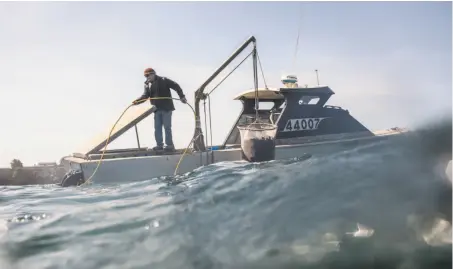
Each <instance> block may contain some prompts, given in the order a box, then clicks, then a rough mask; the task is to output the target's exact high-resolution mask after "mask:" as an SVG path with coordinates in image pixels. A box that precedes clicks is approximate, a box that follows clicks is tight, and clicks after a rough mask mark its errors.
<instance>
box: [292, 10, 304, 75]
mask: <svg viewBox="0 0 453 269" xmlns="http://www.w3.org/2000/svg"><path fill="white" fill-rule="evenodd" d="M302 8H303V7H302V5H301V7H300V13H301V15H300V23H299V29H298V30H297V39H296V47H295V49H294V58H293V64H292V68H293V70H294V71H295V68H296V59H297V52H298V49H299V37H300V29H301V28H302V18H303V17H302V10H303V9H302Z"/></svg>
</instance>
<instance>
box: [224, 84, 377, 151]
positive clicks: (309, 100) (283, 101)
mask: <svg viewBox="0 0 453 269" xmlns="http://www.w3.org/2000/svg"><path fill="white" fill-rule="evenodd" d="M255 94H256V93H255V90H249V91H246V92H243V93H241V94H239V95H238V96H236V97H235V98H234V100H239V101H241V102H242V104H243V107H242V111H241V113H240V115H239V117H238V119H237V121H236V123H235V124H234V126H233V128H232V129H231V130H230V132H229V134H228V136H227V138H226V140H225V142H224V144H223V147H231V146H237V145H239V144H240V143H241V137H240V133H239V130H238V128H237V126H242V125H248V124H250V123H252V122H254V121H255V117H256V113H255ZM333 94H335V93H334V92H333V91H332V90H331V89H330V88H329V87H328V86H319V87H311V88H308V87H307V88H298V87H297V88H296V87H287V88H273V89H269V88H266V89H258V100H259V104H258V115H259V119H258V121H259V122H264V123H271V124H275V125H277V134H276V140H277V144H280V143H278V142H283V141H288V139H293V140H294V139H300V138H307V137H314V136H316V137H318V136H324V137H325V136H329V135H338V134H345V135H347V134H349V133H350V134H354V135H357V134H358V133H364V134H366V135H372V132H371V131H370V130H368V129H367V128H366V127H365V126H363V125H362V124H361V123H360V122H358V121H357V120H356V119H355V118H354V117H352V116H351V115H350V114H349V111H348V110H345V109H342V108H341V107H338V106H329V105H325V104H326V103H327V101H328V100H329V98H330V97H331V96H332V95H333ZM263 106H265V107H263ZM262 107H263V108H262ZM266 107H267V108H266Z"/></svg>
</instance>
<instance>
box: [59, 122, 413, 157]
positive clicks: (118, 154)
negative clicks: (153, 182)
mask: <svg viewBox="0 0 453 269" xmlns="http://www.w3.org/2000/svg"><path fill="white" fill-rule="evenodd" d="M407 132H408V131H407V130H405V129H387V130H382V131H376V132H373V133H371V134H369V133H368V135H367V134H365V133H366V132H363V133H362V132H361V133H359V135H357V133H354V134H355V136H354V135H349V134H347V133H346V134H336V136H339V139H329V138H325V139H319V138H316V137H311V139H313V138H314V141H313V140H310V139H309V138H310V137H302V138H305V139H306V140H305V141H303V140H302V139H299V140H296V139H294V138H292V139H291V138H290V139H280V141H281V140H285V141H286V144H280V143H279V142H277V143H276V146H275V147H276V148H288V147H307V146H318V145H326V144H335V143H342V142H352V141H362V140H369V139H379V138H382V137H387V136H393V135H398V134H403V133H407ZM348 135H349V137H348ZM326 136H327V135H326ZM328 136H330V137H332V136H333V135H328ZM324 137H325V136H324ZM290 140H292V141H290ZM276 141H279V140H276ZM282 142H283V141H282ZM240 148H241V145H240V144H233V145H227V148H224V149H219V150H214V152H216V151H222V152H228V151H238V150H240ZM183 151H184V149H178V150H177V151H176V152H175V153H173V154H165V152H164V153H162V154H156V153H155V152H154V151H152V150H149V149H148V150H146V149H143V148H141V149H137V150H135V151H129V152H124V151H122V152H115V153H106V154H104V157H103V160H102V161H103V162H104V161H119V160H130V159H143V158H154V157H156V158H159V157H170V156H176V157H180V156H181V154H183ZM210 152H212V151H211V150H206V151H193V150H192V149H190V150H189V151H187V152H186V154H185V155H186V156H189V155H202V154H208V153H210ZM139 154H140V155H139ZM141 154H144V155H141ZM101 155H102V154H101V153H97V154H91V155H89V156H88V157H85V158H84V157H82V156H74V155H73V156H68V157H66V158H65V159H66V161H69V162H76V163H93V162H96V163H97V162H98V161H99V159H100V157H101ZM127 155H132V156H127Z"/></svg>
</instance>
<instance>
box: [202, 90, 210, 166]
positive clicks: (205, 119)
mask: <svg viewBox="0 0 453 269" xmlns="http://www.w3.org/2000/svg"><path fill="white" fill-rule="evenodd" d="M203 110H204V129H205V130H206V137H205V138H206V142H205V143H206V144H205V145H206V146H208V121H207V117H208V115H207V114H206V99H205V100H203ZM208 164H209V163H208V158H207V156H206V165H208Z"/></svg>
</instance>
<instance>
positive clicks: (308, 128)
mask: <svg viewBox="0 0 453 269" xmlns="http://www.w3.org/2000/svg"><path fill="white" fill-rule="evenodd" d="M250 44H253V50H252V52H251V53H250V54H249V55H252V56H253V61H254V65H253V69H254V70H253V72H254V76H255V78H256V77H257V60H256V59H257V49H256V39H255V37H254V36H251V37H250V38H249V39H247V40H246V41H245V42H244V43H243V44H242V46H240V47H239V48H238V49H237V50H236V51H235V52H234V53H233V54H232V55H231V56H230V57H229V58H228V59H227V61H225V62H224V63H223V64H222V65H221V66H220V67H219V68H218V69H217V70H216V71H215V72H214V73H213V74H212V75H211V76H210V77H209V78H208V79H207V80H206V81H205V82H204V83H203V84H202V85H201V86H200V88H199V89H198V90H197V91H196V92H195V105H194V107H195V109H194V113H195V130H194V134H193V138H192V142H193V147H191V148H182V149H176V150H175V151H174V152H169V153H165V152H156V151H153V150H151V149H148V148H146V147H140V142H139V139H138V137H139V136H138V130H137V124H138V123H139V122H140V121H142V120H143V119H145V118H146V117H148V116H149V115H151V114H152V113H153V111H154V107H152V106H151V105H149V106H145V105H142V106H134V107H132V109H131V110H130V111H129V112H130V113H128V114H127V115H126V116H125V117H124V118H123V120H122V121H121V122H120V123H119V124H118V125H117V127H116V128H115V129H114V130H112V132H111V135H110V136H109V137H107V136H106V135H103V136H101V137H100V138H98V139H96V140H94V141H93V142H92V143H90V144H87V147H85V148H84V149H83V150H80V151H78V152H76V153H73V154H71V155H70V156H66V157H63V158H62V159H61V164H62V165H63V167H65V170H66V171H67V173H70V174H71V175H77V177H79V178H78V180H77V182H85V181H86V180H87V179H89V178H90V179H91V180H92V181H93V182H96V183H101V184H102V183H114V182H124V180H125V179H130V180H131V181H140V180H146V179H151V178H156V177H162V176H173V175H174V174H175V169H176V168H177V172H176V174H185V173H187V172H191V171H193V170H195V169H197V168H199V167H202V166H206V165H210V164H213V163H219V162H229V161H241V160H243V151H242V148H241V133H240V130H239V129H240V128H241V126H247V125H248V124H251V123H257V122H258V123H263V124H270V125H273V126H276V129H275V137H274V141H275V156H274V158H275V160H282V159H289V158H303V157H304V156H306V155H307V154H310V155H315V154H322V153H328V152H329V151H332V150H334V149H342V148H351V147H356V146H359V145H362V144H365V143H370V142H372V141H378V140H382V139H388V138H391V137H395V136H396V135H399V134H402V133H404V132H406V131H407V130H405V129H402V128H390V129H387V130H382V131H374V132H373V131H370V130H369V129H368V128H367V127H365V126H364V125H363V124H362V123H360V122H359V121H358V120H356V119H355V118H354V117H353V116H352V115H351V114H350V113H349V111H348V110H346V109H343V108H341V107H339V106H332V105H326V103H327V101H328V100H329V98H330V97H331V96H332V95H333V94H335V93H334V91H333V90H332V89H331V88H330V87H329V86H321V85H318V86H314V87H308V86H306V85H305V86H304V87H299V86H298V84H297V76H295V75H288V76H285V77H283V78H282V80H281V81H282V83H283V85H282V86H281V87H277V88H268V87H265V88H258V87H257V80H255V82H256V83H255V88H254V89H250V90H246V91H244V92H242V93H241V94H239V95H237V96H235V97H234V98H233V99H234V100H237V101H240V102H241V103H242V111H240V113H239V116H238V118H237V120H236V121H235V123H234V124H233V126H232V128H231V130H230V131H229V133H228V134H227V135H226V139H225V140H224V142H223V143H222V144H220V145H212V143H211V145H208V139H206V141H205V134H204V132H205V133H208V130H207V125H206V126H205V128H204V130H203V128H202V124H201V120H200V101H202V100H206V98H208V95H207V94H205V93H204V90H205V88H206V86H207V85H208V84H209V83H210V82H212V80H213V79H214V78H215V77H216V76H217V75H218V74H219V73H220V72H221V71H222V70H223V69H224V68H225V67H226V66H228V65H229V64H230V63H231V62H232V61H233V60H234V59H235V58H236V57H237V56H238V55H239V54H240V53H241V52H242V51H244V49H245V48H247V47H248V46H249V45H250ZM233 71H234V70H233ZM263 103H267V104H270V106H272V107H271V108H262V107H261V108H260V104H263ZM205 116H206V115H205ZM133 127H134V128H135V131H136V134H137V148H127V149H113V150H104V148H105V147H106V146H107V145H108V144H109V143H111V142H112V141H114V140H115V139H117V138H118V137H120V136H121V135H122V134H124V133H125V132H126V131H128V130H130V129H131V128H133ZM203 131H204V132H203ZM211 137H212V136H211ZM189 147H190V146H189Z"/></svg>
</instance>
